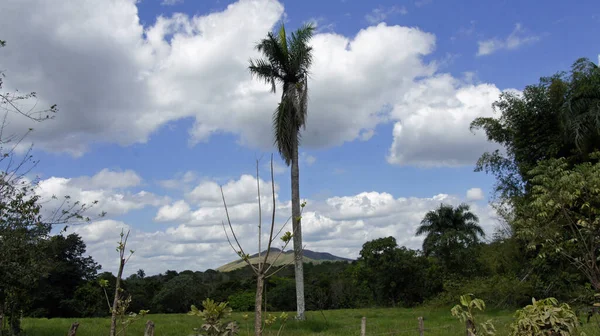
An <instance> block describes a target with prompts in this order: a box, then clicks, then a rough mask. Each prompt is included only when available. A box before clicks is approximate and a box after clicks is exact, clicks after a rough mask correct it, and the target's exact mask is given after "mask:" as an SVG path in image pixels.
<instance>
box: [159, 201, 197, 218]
mask: <svg viewBox="0 0 600 336" xmlns="http://www.w3.org/2000/svg"><path fill="white" fill-rule="evenodd" d="M189 212H190V206H189V205H188V204H187V203H186V201H184V200H179V201H177V202H175V203H173V204H170V205H169V204H168V205H163V206H162V207H161V208H160V209H158V213H157V214H156V217H154V220H155V221H157V222H172V221H176V220H181V221H183V220H185V219H186V218H187V216H188V215H189Z"/></svg>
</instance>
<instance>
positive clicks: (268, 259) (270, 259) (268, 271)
mask: <svg viewBox="0 0 600 336" xmlns="http://www.w3.org/2000/svg"><path fill="white" fill-rule="evenodd" d="M256 188H257V193H258V262H257V263H256V264H255V263H251V262H250V255H249V254H246V252H244V248H243V247H242V245H241V244H240V242H239V240H238V238H237V235H236V234H235V231H234V230H233V226H232V224H231V219H230V217H229V211H228V208H227V202H226V201H225V195H224V193H223V188H222V187H221V196H222V198H223V205H224V207H225V214H226V215H227V224H228V227H229V232H231V236H232V237H233V241H234V242H235V244H236V246H237V247H235V246H234V245H233V242H232V241H231V239H230V238H229V233H228V231H227V227H226V226H225V223H223V230H224V231H225V235H226V237H227V241H228V242H229V245H230V246H231V248H232V249H233V250H234V251H235V252H236V253H237V254H238V255H239V256H240V258H242V260H244V261H245V262H246V263H247V264H248V266H250V268H251V269H252V271H253V272H254V275H255V276H256V296H255V300H254V334H255V335H256V336H260V335H262V332H263V318H262V307H263V301H264V298H263V292H264V287H265V280H266V279H268V278H270V277H272V276H273V275H275V274H277V272H279V271H280V270H282V269H284V268H285V267H286V266H287V265H284V266H281V267H280V268H278V269H274V268H273V266H274V265H276V263H277V260H279V257H281V255H282V254H283V251H284V249H285V248H286V247H287V246H288V244H289V242H290V241H291V239H292V233H291V232H289V231H287V232H285V233H283V235H281V237H280V239H281V240H282V242H283V246H282V247H281V250H279V251H278V253H277V254H276V255H275V256H272V255H270V254H271V252H272V251H271V245H272V244H273V242H274V241H275V239H277V237H279V235H280V234H281V233H282V232H283V229H284V228H285V227H286V225H287V223H288V222H289V220H290V218H291V217H290V218H288V220H287V221H286V222H285V223H284V224H283V225H282V226H281V228H280V229H279V231H278V232H277V233H275V234H274V230H275V210H276V207H277V205H276V204H275V177H274V174H273V156H271V191H272V200H273V203H272V207H273V209H272V212H271V216H270V222H271V223H270V227H269V240H268V241H267V250H266V252H265V254H264V255H262V252H261V251H262V229H263V226H262V222H263V220H262V206H261V203H262V202H261V195H260V177H259V174H258V161H257V162H256ZM304 205H305V203H302V204H301V208H304Z"/></svg>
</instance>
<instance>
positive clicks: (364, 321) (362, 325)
mask: <svg viewBox="0 0 600 336" xmlns="http://www.w3.org/2000/svg"><path fill="white" fill-rule="evenodd" d="M366 334H367V318H366V317H363V318H362V321H361V322H360V336H365V335H366Z"/></svg>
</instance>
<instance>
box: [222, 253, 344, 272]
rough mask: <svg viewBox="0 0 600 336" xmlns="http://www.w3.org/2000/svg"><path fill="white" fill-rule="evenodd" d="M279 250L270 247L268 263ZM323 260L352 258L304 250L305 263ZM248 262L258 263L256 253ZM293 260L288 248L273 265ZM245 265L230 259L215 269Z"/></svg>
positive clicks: (225, 269) (226, 270)
mask: <svg viewBox="0 0 600 336" xmlns="http://www.w3.org/2000/svg"><path fill="white" fill-rule="evenodd" d="M279 251H281V250H280V249H278V248H276V247H271V253H269V260H268V262H269V263H272V262H273V261H274V260H275V258H276V257H277V255H278V254H279ZM266 252H267V250H265V251H263V252H262V253H261V256H263V258H264V255H265V253H266ZM325 261H347V262H351V261H352V259H348V258H342V257H338V256H334V255H333V254H331V253H327V252H314V251H311V250H304V262H305V263H313V264H320V263H322V262H325ZM250 262H251V263H253V264H257V263H258V253H256V254H253V255H251V256H250ZM293 262H294V251H293V250H288V251H284V252H283V254H282V255H281V256H280V257H279V259H277V261H276V262H275V266H282V265H286V264H290V263H293ZM246 265H247V264H246V262H244V261H243V260H236V261H232V262H230V263H227V264H225V265H223V266H221V267H219V268H217V271H219V272H229V271H233V270H235V269H238V268H242V267H244V266H246Z"/></svg>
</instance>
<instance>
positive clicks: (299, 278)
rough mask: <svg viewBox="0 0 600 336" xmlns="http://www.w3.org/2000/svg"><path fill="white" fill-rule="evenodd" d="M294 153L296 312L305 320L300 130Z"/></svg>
mask: <svg viewBox="0 0 600 336" xmlns="http://www.w3.org/2000/svg"><path fill="white" fill-rule="evenodd" d="M293 132H294V134H292V139H294V140H293V141H294V145H293V153H292V169H291V174H292V229H293V231H294V232H293V238H294V273H295V278H296V310H297V316H296V318H297V319H298V320H304V319H305V316H304V309H305V308H304V265H303V258H302V227H301V224H300V222H301V219H300V169H299V167H298V140H297V139H298V134H297V132H298V130H297V129H293Z"/></svg>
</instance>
